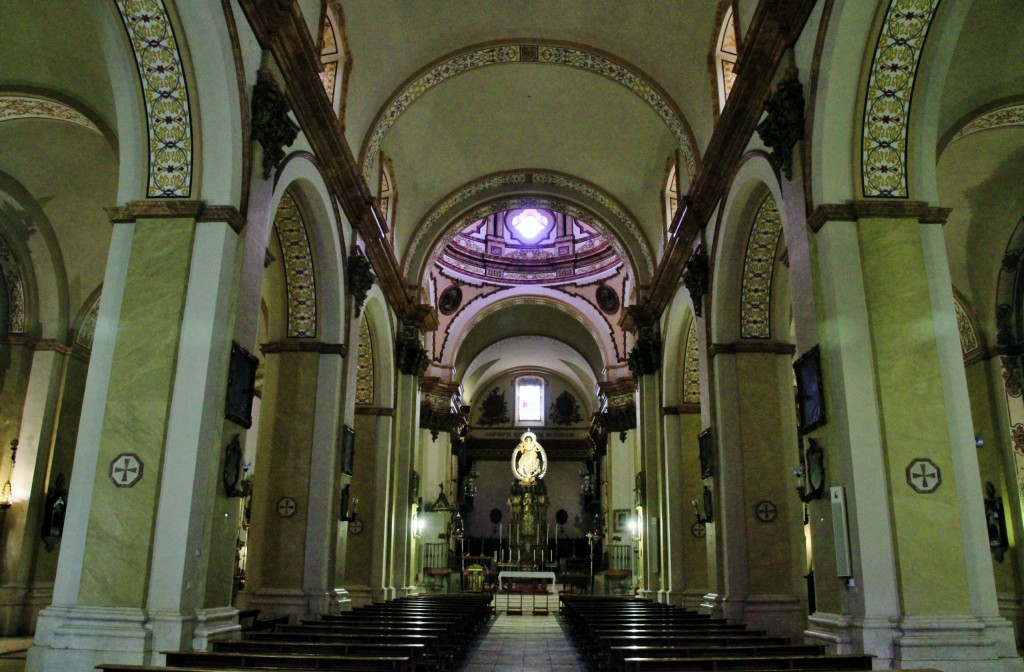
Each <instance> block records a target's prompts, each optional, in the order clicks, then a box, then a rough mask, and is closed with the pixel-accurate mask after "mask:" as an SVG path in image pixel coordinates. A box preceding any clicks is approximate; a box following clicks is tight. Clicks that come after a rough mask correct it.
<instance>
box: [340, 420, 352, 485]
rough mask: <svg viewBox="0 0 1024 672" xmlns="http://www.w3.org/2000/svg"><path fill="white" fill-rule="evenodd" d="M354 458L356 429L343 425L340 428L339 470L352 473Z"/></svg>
mask: <svg viewBox="0 0 1024 672" xmlns="http://www.w3.org/2000/svg"><path fill="white" fill-rule="evenodd" d="M355 459H356V430H354V429H352V428H351V427H349V426H348V425H345V426H344V427H343V428H342V430H341V471H342V473H344V474H348V475H349V476H351V475H352V472H353V470H354V467H355Z"/></svg>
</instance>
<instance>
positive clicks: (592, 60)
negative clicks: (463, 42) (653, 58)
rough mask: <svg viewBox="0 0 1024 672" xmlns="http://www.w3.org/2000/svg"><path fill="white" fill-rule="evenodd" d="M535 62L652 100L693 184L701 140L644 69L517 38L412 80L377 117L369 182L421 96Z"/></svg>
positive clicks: (367, 164) (585, 50)
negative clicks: (486, 71)
mask: <svg viewBox="0 0 1024 672" xmlns="http://www.w3.org/2000/svg"><path fill="white" fill-rule="evenodd" d="M515 63H532V64H539V65H560V66H568V67H572V68H578V69H581V70H584V71H586V72H590V73H593V74H595V75H598V76H601V77H606V78H608V79H611V80H612V81H614V82H617V83H618V84H621V85H622V86H625V87H626V88H628V89H629V90H630V91H632V92H633V93H634V94H635V95H637V96H638V97H639V98H641V99H642V100H643V101H644V102H646V103H647V104H648V105H649V106H650V107H651V109H652V110H654V112H655V113H656V114H657V115H658V116H659V117H660V118H661V119H662V121H664V122H665V124H666V126H668V128H669V130H670V131H671V132H672V134H673V136H675V138H676V140H677V141H678V142H679V146H680V147H681V148H682V153H683V159H684V163H685V164H686V171H687V175H688V176H689V179H690V180H693V178H694V177H696V175H697V170H698V168H699V152H698V150H697V144H696V141H695V140H694V138H693V133H692V132H691V130H690V127H689V124H687V122H686V120H685V118H684V117H683V115H682V113H681V112H680V111H679V107H678V106H677V105H676V104H675V102H674V101H673V100H672V99H671V98H670V97H669V95H668V93H666V92H665V90H664V89H662V88H661V86H659V85H658V84H657V82H655V81H653V80H652V79H651V78H650V77H648V76H647V75H646V74H645V73H644V72H642V71H641V70H640V69H639V68H637V67H635V66H633V65H631V64H630V63H627V62H625V61H622V60H620V59H618V58H615V57H614V56H612V55H611V54H608V53H605V52H603V51H600V50H597V49H593V48H590V47H582V46H579V45H570V44H564V43H560V42H549V41H540V40H525V39H524V40H511V41H502V42H496V43H495V42H491V43H488V44H481V45H475V46H472V47H468V48H466V49H463V50H460V51H457V52H452V53H450V54H448V55H447V56H444V57H442V58H441V59H440V60H439V61H437V62H435V63H434V64H432V65H430V66H427V67H426V68H423V69H422V70H420V71H418V72H417V73H415V74H414V75H413V76H412V77H410V78H409V79H408V80H406V82H405V83H404V84H402V86H400V87H399V88H398V89H397V90H396V91H395V92H394V93H393V94H392V95H391V97H390V98H389V99H388V101H387V102H386V103H385V104H384V106H383V107H382V108H381V110H380V112H378V113H377V116H376V118H375V119H374V122H373V125H372V126H371V127H370V130H369V132H368V133H367V135H366V138H365V139H364V141H363V148H362V152H361V156H362V165H363V176H364V177H365V178H366V180H367V182H369V181H370V175H371V173H372V170H373V162H374V161H375V159H376V158H377V151H378V150H379V149H380V147H381V144H382V143H383V141H384V136H385V135H387V132H388V130H389V129H390V128H391V126H392V125H394V123H395V121H397V120H398V118H399V117H400V116H401V115H402V114H403V113H404V112H405V111H406V110H408V109H409V106H410V105H412V104H413V103H414V102H415V101H416V99H417V98H419V97H420V96H422V95H423V94H424V93H426V92H427V91H429V90H430V89H432V88H434V87H436V86H439V85H441V84H443V83H444V82H446V81H448V80H450V79H451V78H453V77H455V76H457V75H460V74H462V73H464V72H469V71H471V70H476V69H478V68H482V67H487V66H493V65H509V64H515Z"/></svg>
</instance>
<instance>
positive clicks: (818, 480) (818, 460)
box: [793, 439, 825, 504]
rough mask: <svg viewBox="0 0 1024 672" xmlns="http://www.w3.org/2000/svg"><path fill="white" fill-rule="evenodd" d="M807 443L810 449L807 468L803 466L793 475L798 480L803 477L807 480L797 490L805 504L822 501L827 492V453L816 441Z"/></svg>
mask: <svg viewBox="0 0 1024 672" xmlns="http://www.w3.org/2000/svg"><path fill="white" fill-rule="evenodd" d="M807 443H808V444H809V447H808V448H807V454H806V463H805V464H806V467H805V465H804V464H801V465H800V466H799V467H797V468H796V469H794V470H793V475H794V476H796V477H797V478H800V477H802V476H806V478H807V483H806V484H804V485H801V486H799V487H798V488H797V489H796V492H797V494H798V495H799V496H800V501H801V502H803V503H805V504H806V503H807V502H810V501H812V500H815V499H821V495H822V493H823V492H824V491H825V452H824V451H823V450H822V449H821V446H820V445H818V442H817V441H815V440H814V439H807ZM798 472H799V473H798Z"/></svg>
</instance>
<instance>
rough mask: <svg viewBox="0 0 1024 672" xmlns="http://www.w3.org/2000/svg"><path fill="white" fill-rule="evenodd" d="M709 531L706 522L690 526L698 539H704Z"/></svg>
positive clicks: (691, 532)
mask: <svg viewBox="0 0 1024 672" xmlns="http://www.w3.org/2000/svg"><path fill="white" fill-rule="evenodd" d="M707 533H708V530H707V528H706V527H704V523H694V524H693V525H691V526H690V534H692V535H693V536H694V537H695V538H697V539H703V538H704V537H705V535H707Z"/></svg>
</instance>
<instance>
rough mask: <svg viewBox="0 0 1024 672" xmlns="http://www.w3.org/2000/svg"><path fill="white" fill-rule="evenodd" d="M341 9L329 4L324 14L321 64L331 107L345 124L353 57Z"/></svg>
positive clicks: (322, 78) (321, 78) (336, 5)
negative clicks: (346, 100) (346, 91)
mask: <svg viewBox="0 0 1024 672" xmlns="http://www.w3.org/2000/svg"><path fill="white" fill-rule="evenodd" d="M340 12H341V7H340V6H338V3H336V2H328V3H327V10H326V11H325V12H324V25H323V27H322V29H321V33H320V62H321V63H322V64H323V70H322V71H321V72H320V81H321V82H323V85H324V91H326V92H327V97H328V98H329V99H330V101H331V107H333V108H334V111H335V113H337V115H338V117H339V118H340V119H341V120H342V121H343V122H344V118H345V114H344V112H345V90H346V89H347V85H348V82H347V81H346V80H347V77H348V72H349V69H350V68H351V56H350V54H349V51H348V44H347V42H346V40H345V32H344V25H343V23H344V21H343V19H342V17H341V14H340Z"/></svg>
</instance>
